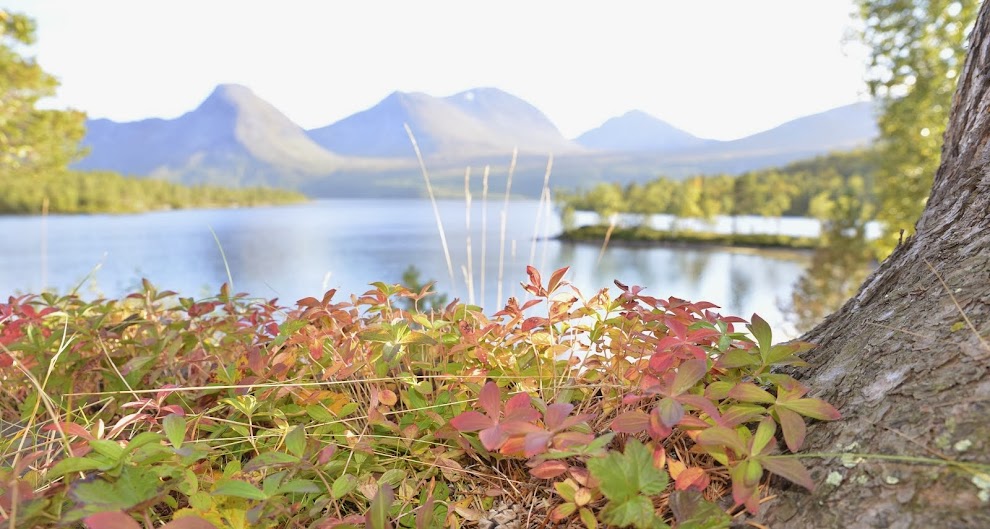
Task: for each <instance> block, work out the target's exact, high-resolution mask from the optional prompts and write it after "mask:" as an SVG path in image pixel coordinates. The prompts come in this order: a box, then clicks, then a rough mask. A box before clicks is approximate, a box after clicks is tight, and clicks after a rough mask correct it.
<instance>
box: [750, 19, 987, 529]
mask: <svg viewBox="0 0 990 529" xmlns="http://www.w3.org/2000/svg"><path fill="white" fill-rule="evenodd" d="M988 316H990V2H986V3H984V4H983V6H982V8H981V9H980V13H979V15H978V17H977V22H976V25H975V27H974V29H973V33H972V35H971V37H970V49H969V55H968V57H967V59H966V63H965V66H964V67H963V72H962V76H961V78H960V79H959V84H958V88H957V90H956V94H955V96H954V99H953V104H952V111H951V116H950V120H949V126H948V129H947V131H946V134H945V143H944V146H943V148H942V162H941V165H940V166H939V169H938V172H937V173H936V175H935V181H934V185H933V187H932V192H931V197H930V199H929V201H928V204H927V206H926V208H925V211H924V213H923V214H922V216H921V219H920V220H919V221H918V224H917V233H916V235H915V236H914V237H913V238H911V239H909V240H907V241H904V242H903V244H901V245H900V246H899V247H898V248H897V249H896V250H895V251H894V253H893V254H892V255H891V256H890V257H889V258H888V259H887V260H886V261H884V263H883V264H882V265H881V266H880V267H879V268H878V269H877V270H876V271H875V272H874V273H873V274H872V275H871V276H870V277H869V278H868V279H867V280H866V282H865V283H864V284H863V285H862V287H860V290H859V293H858V294H857V295H856V296H854V297H853V298H852V299H850V300H849V301H848V302H847V303H846V304H845V305H844V306H843V307H842V309H841V310H839V311H838V312H836V313H835V314H833V315H832V316H830V317H828V318H827V319H826V320H825V321H824V322H823V323H821V324H820V325H819V326H818V327H816V328H815V329H813V330H812V331H810V332H809V333H808V334H806V335H805V336H804V337H803V338H802V339H804V340H806V341H810V342H812V343H815V344H817V345H818V347H817V348H816V349H814V350H813V351H811V352H810V353H809V354H808V355H807V356H806V359H807V360H808V361H809V362H810V363H811V365H812V367H810V368H807V369H806V370H804V371H803V372H801V373H798V374H796V376H799V377H800V378H802V379H803V381H804V382H805V383H806V384H807V385H808V386H809V387H811V388H813V393H816V392H817V393H818V394H817V396H819V397H821V398H824V399H825V400H827V401H828V402H830V403H832V404H834V405H835V406H836V407H837V408H839V410H840V411H841V412H842V414H843V419H842V420H841V421H837V422H834V423H820V424H818V425H816V426H814V427H812V428H811V429H810V430H809V437H808V441H809V442H808V445H807V448H806V449H807V450H808V451H809V452H819V453H838V452H847V453H849V452H854V453H863V454H885V455H894V456H916V457H924V458H931V459H941V460H945V461H955V462H971V463H977V464H982V465H984V467H983V472H987V470H986V465H988V464H990V376H988V371H990V346H988V343H987V341H988V334H990V333H988V330H990V329H988V327H990V326H988ZM804 462H805V464H806V465H808V466H809V467H810V468H811V470H812V475H813V477H814V478H815V481H816V483H818V484H819V485H818V488H817V490H816V491H815V492H814V493H812V494H807V493H802V492H801V491H798V490H794V489H786V490H784V491H783V492H781V493H780V494H779V495H778V497H777V498H776V499H774V500H772V501H771V502H769V503H768V504H766V505H765V506H764V509H763V510H762V512H763V513H764V514H763V516H762V520H761V521H762V522H763V523H766V524H768V525H770V526H771V527H773V528H775V529H777V528H787V527H795V528H805V527H824V528H832V527H834V528H874V527H877V528H879V527H884V528H910V527H924V528H957V527H958V528H967V527H973V528H990V503H988V502H987V501H986V500H984V499H981V498H980V493H981V489H980V488H979V487H978V485H977V484H978V483H979V482H980V480H981V478H980V477H976V479H975V480H974V474H973V473H972V468H970V470H967V469H965V468H960V467H959V466H956V465H952V464H946V465H937V464H931V463H917V462H915V463H912V462H909V461H906V460H888V459H879V458H871V457H869V456H866V457H864V458H863V460H859V459H858V458H856V457H852V456H846V457H845V458H840V457H822V458H812V459H805V460H804ZM830 475H831V477H830ZM829 478H830V479H829ZM838 478H841V482H839V481H838ZM982 479H990V476H988V475H986V474H984V475H983V478H982ZM827 480H828V481H827ZM829 482H831V484H830V483H829ZM983 486H984V487H988V486H990V485H987V484H984V485H983ZM982 493H983V497H984V498H986V497H987V495H990V490H988V489H983V490H982Z"/></svg>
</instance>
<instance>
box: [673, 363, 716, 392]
mask: <svg viewBox="0 0 990 529" xmlns="http://www.w3.org/2000/svg"><path fill="white" fill-rule="evenodd" d="M707 372H708V363H707V362H706V361H704V360H688V361H687V362H684V363H683V364H681V365H680V366H678V367H677V374H676V375H674V381H673V382H671V384H670V396H672V397H675V396H677V395H680V394H681V393H684V392H685V391H687V390H689V389H691V388H692V387H694V385H695V384H697V383H698V381H699V380H701V379H703V378H705V373H707Z"/></svg>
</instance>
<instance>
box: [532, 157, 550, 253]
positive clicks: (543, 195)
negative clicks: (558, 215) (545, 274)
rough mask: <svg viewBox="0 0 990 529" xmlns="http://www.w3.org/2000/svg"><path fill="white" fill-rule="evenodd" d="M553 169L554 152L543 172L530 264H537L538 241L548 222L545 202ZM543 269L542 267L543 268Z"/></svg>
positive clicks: (547, 197)
mask: <svg viewBox="0 0 990 529" xmlns="http://www.w3.org/2000/svg"><path fill="white" fill-rule="evenodd" d="M552 170H553V153H550V156H549V157H548V158H547V170H546V172H545V173H544V174H543V190H542V191H541V192H540V203H539V205H538V206H537V207H536V222H534V223H533V241H532V244H531V245H530V249H529V262H528V263H526V264H528V265H532V266H536V242H537V240H539V237H540V226H541V223H543V222H546V221H547V219H545V218H544V217H543V203H544V201H545V200H548V199H549V196H548V195H549V193H548V192H547V189H548V188H549V186H550V171H552ZM541 270H542V268H541Z"/></svg>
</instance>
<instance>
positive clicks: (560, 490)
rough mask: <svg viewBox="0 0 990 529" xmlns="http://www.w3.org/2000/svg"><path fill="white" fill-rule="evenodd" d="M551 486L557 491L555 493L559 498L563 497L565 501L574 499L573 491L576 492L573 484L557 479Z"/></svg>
mask: <svg viewBox="0 0 990 529" xmlns="http://www.w3.org/2000/svg"><path fill="white" fill-rule="evenodd" d="M553 488H554V490H556V491H557V494H560V497H561V498H564V500H565V501H569V502H573V501H574V493H576V492H577V489H575V488H574V485H572V484H570V483H568V482H567V481H558V482H556V483H554V484H553Z"/></svg>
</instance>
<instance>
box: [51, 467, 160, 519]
mask: <svg viewBox="0 0 990 529" xmlns="http://www.w3.org/2000/svg"><path fill="white" fill-rule="evenodd" d="M161 489H162V482H161V480H160V479H159V478H158V475H157V474H155V473H154V472H153V471H151V470H148V469H143V468H140V467H124V468H123V469H122V470H121V473H120V477H118V478H117V480H116V481H113V482H110V481H107V480H104V479H101V478H97V479H94V480H93V481H77V482H75V483H73V485H72V488H71V489H70V495H71V496H72V498H73V499H74V500H76V501H77V502H79V503H81V504H83V505H85V506H86V507H87V508H89V509H94V510H100V511H114V510H122V511H126V510H127V509H130V508H131V507H134V506H135V505H138V504H140V503H144V502H146V501H149V500H152V499H154V498H156V497H157V496H158V495H159V494H160V492H161Z"/></svg>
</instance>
